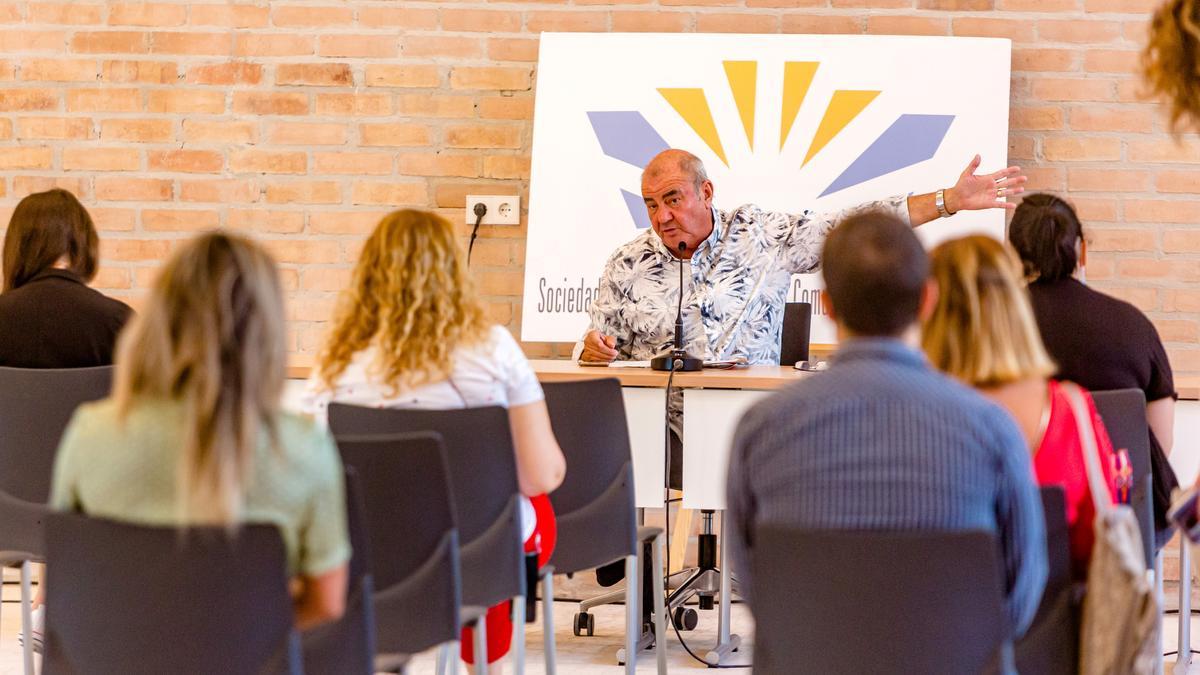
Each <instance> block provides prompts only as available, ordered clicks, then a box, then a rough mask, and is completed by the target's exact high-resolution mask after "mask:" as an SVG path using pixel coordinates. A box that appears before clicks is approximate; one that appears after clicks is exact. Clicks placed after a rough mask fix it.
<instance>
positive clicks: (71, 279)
mask: <svg viewBox="0 0 1200 675" xmlns="http://www.w3.org/2000/svg"><path fill="white" fill-rule="evenodd" d="M99 257H100V256H99V238H98V237H97V236H96V226H95V225H93V224H92V218H91V216H89V215H88V212H87V210H86V209H84V208H83V205H82V204H80V203H79V200H78V199H76V198H75V196H74V195H72V194H71V193H70V192H67V191H66V190H58V189H55V190H49V191H47V192H38V193H36V194H32V195H29V196H28V197H26V198H24V199H22V200H21V202H20V203H19V204H17V208H16V210H14V211H13V215H12V219H11V220H9V223H8V232H7V234H6V235H5V238H4V253H3V278H4V284H3V290H2V291H0V366H9V367H15V368H83V367H88V366H106V365H110V364H112V362H113V349H114V347H115V346H116V343H117V333H119V332H120V330H121V328H122V327H123V326H124V325H125V322H126V321H128V320H129V317H130V315H132V313H133V312H132V310H130V309H129V307H128V306H127V305H126V304H125V303H123V302H120V301H117V300H113V299H112V298H108V297H105V296H104V295H102V294H101V293H99V292H97V291H95V290H92V289H91V288H88V286H87V282H89V281H91V280H92V278H93V277H94V276H96V268H97V267H98V261H99Z"/></svg>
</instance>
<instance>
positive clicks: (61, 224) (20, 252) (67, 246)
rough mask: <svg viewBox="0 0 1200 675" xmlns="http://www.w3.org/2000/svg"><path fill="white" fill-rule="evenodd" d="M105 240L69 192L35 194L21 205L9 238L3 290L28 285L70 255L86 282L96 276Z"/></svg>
mask: <svg viewBox="0 0 1200 675" xmlns="http://www.w3.org/2000/svg"><path fill="white" fill-rule="evenodd" d="M99 248H100V239H99V237H98V236H97V235H96V226H95V225H94V224H93V223H92V217H91V216H90V215H88V212H87V209H85V208H83V204H80V203H79V200H78V199H76V198H75V195H73V194H71V193H70V192H67V191H66V190H61V189H54V190H48V191H46V192H38V193H35V194H31V195H29V196H28V197H26V198H24V199H22V200H21V202H20V203H19V204H17V208H16V209H15V210H14V211H13V214H12V218H11V219H10V220H9V221H8V234H6V235H5V237H4V288H3V291H4V292H8V291H11V290H14V289H17V288H20V287H21V286H24V285H25V284H26V283H28V282H29V281H30V280H31V279H33V278H34V277H36V276H37V275H39V274H41V273H42V272H45V271H46V270H48V269H50V268H51V267H53V266H54V263H56V262H58V261H59V259H61V258H63V257H66V258H67V264H68V267H67V269H69V270H70V271H72V272H74V273H75V274H78V275H79V276H80V277H82V278H83V280H84V281H91V279H92V277H94V276H96V266H97V260H98V258H99V257H100V256H99Z"/></svg>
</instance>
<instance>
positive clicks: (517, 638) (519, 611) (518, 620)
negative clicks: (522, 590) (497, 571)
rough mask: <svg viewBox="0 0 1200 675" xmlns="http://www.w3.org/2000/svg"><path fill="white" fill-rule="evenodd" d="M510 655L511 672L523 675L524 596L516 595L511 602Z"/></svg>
mask: <svg viewBox="0 0 1200 675" xmlns="http://www.w3.org/2000/svg"><path fill="white" fill-rule="evenodd" d="M512 622H513V634H512V653H513V671H514V672H515V673H516V674H517V675H525V596H524V595H518V596H517V597H515V598H513V601H512Z"/></svg>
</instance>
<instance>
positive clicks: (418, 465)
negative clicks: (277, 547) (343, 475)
mask: <svg viewBox="0 0 1200 675" xmlns="http://www.w3.org/2000/svg"><path fill="white" fill-rule="evenodd" d="M338 450H339V451H340V452H341V454H342V462H343V463H344V464H345V465H346V467H347V470H348V471H351V472H353V473H354V474H355V475H356V477H357V478H358V484H359V485H361V495H360V496H361V498H362V500H363V505H364V513H365V522H364V523H363V524H364V526H365V534H364V539H366V542H365V545H364V546H363V548H362V549H361V550H362V551H363V554H364V558H365V559H364V561H363V562H364V563H365V564H366V566H367V567H368V569H370V570H371V576H372V577H373V578H374V580H375V586H376V587H377V588H378V589H379V590H377V591H376V592H375V595H374V599H375V635H376V638H375V640H376V647H375V649H376V652H377V653H379V654H380V657H379V658H378V659H377V660H376V670H377V671H382V670H391V669H393V668H395V667H396V666H398V665H400V664H402V663H404V662H406V661H407V659H408V657H409V656H410V655H412V654H415V653H417V652H420V651H423V650H425V649H428V648H430V647H433V646H435V645H443V646H444V648H443V650H442V652H441V654H440V655H439V657H440V658H439V662H438V665H439V668H438V671H439V673H440V672H444V668H445V667H446V666H447V665H449V662H450V660H451V659H453V658H457V654H456V650H457V646H458V631H459V627H460V621H459V614H458V606H459V603H460V584H461V582H460V579H459V548H458V531H457V529H456V528H455V520H454V518H455V515H454V499H453V495H452V492H451V488H450V478H449V469H448V468H447V466H446V459H445V453H444V451H443V450H442V442H441V438H440V437H439V436H437V435H436V434H430V433H422V434H390V435H379V436H340V437H339V438H338ZM358 550H359V548H358V547H357V545H356V547H355V551H356V553H357V551H358ZM330 672H337V671H330Z"/></svg>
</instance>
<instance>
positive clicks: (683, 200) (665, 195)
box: [642, 167, 713, 258]
mask: <svg viewBox="0 0 1200 675" xmlns="http://www.w3.org/2000/svg"><path fill="white" fill-rule="evenodd" d="M712 194H713V188H712V183H711V182H710V181H704V182H703V183H702V184H701V185H700V187H699V189H697V187H696V183H695V178H694V177H693V176H691V175H689V174H687V173H686V172H684V171H681V170H679V169H678V168H675V167H670V168H664V169H663V170H661V171H659V172H656V173H654V174H652V175H647V176H643V177H642V198H643V199H644V200H645V202H646V211H647V212H648V213H649V214H650V223H651V225H652V226H653V227H654V231H655V232H656V233H657V234H658V236H659V238H661V239H662V240H663V243H665V244H666V245H667V248H669V249H671V251H672V252H674V251H677V250H678V248H679V242H681V241H682V242H686V243H687V253H686V254H685V257H688V258H690V257H691V254H692V251H695V250H696V247H697V246H699V245H700V242H702V241H704V240H705V239H707V238H708V236H709V235H710V234H712V228H713V222H712Z"/></svg>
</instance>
